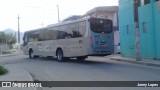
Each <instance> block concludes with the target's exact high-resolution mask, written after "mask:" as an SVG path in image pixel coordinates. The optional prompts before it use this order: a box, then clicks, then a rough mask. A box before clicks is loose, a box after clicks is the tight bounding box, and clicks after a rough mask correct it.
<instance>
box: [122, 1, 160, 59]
mask: <svg viewBox="0 0 160 90" xmlns="http://www.w3.org/2000/svg"><path fill="white" fill-rule="evenodd" d="M159 24H160V1H159V0H119V29H120V41H121V54H122V56H125V57H132V58H136V56H137V53H139V55H140V57H141V58H146V59H160V41H159V40H160V39H159V38H160V35H159V33H160V25H159Z"/></svg>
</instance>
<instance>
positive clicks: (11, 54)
mask: <svg viewBox="0 0 160 90" xmlns="http://www.w3.org/2000/svg"><path fill="white" fill-rule="evenodd" d="M20 54H21V53H16V54H7V55H0V57H9V56H16V55H20Z"/></svg>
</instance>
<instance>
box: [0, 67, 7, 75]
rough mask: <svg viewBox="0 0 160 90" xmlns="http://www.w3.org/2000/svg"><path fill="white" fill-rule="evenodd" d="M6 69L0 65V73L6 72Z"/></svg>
mask: <svg viewBox="0 0 160 90" xmlns="http://www.w3.org/2000/svg"><path fill="white" fill-rule="evenodd" d="M7 72H8V71H7V69H5V68H4V67H2V66H0V75H3V74H6V73H7Z"/></svg>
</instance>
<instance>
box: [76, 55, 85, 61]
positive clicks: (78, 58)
mask: <svg viewBox="0 0 160 90" xmlns="http://www.w3.org/2000/svg"><path fill="white" fill-rule="evenodd" d="M76 59H77V60H78V61H84V60H85V59H86V57H84V56H81V57H77V58H76Z"/></svg>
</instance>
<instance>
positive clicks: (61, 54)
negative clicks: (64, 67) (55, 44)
mask: <svg viewBox="0 0 160 90" xmlns="http://www.w3.org/2000/svg"><path fill="white" fill-rule="evenodd" d="M56 56H57V60H58V61H59V62H64V61H66V59H65V58H64V57H63V51H62V50H61V49H58V50H57V52H56Z"/></svg>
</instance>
